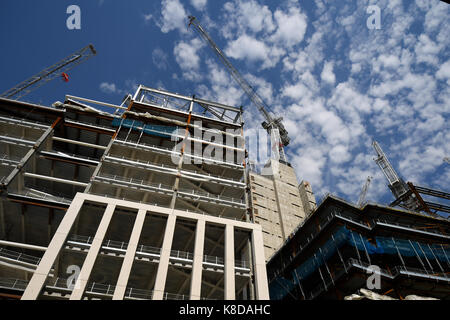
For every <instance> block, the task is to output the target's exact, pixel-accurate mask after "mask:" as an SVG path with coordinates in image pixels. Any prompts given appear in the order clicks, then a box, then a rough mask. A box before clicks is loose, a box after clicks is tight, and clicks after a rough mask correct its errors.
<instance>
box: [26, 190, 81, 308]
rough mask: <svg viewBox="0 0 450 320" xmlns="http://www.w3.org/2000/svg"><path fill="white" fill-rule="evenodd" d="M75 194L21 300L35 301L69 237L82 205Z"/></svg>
mask: <svg viewBox="0 0 450 320" xmlns="http://www.w3.org/2000/svg"><path fill="white" fill-rule="evenodd" d="M79 195H81V194H77V195H76V196H75V198H74V199H73V201H72V204H71V205H70V207H69V209H68V210H67V212H66V214H65V215H64V218H63V219H62V221H61V223H60V224H59V227H58V230H56V232H55V235H54V236H53V238H52V241H51V242H50V245H49V246H48V248H47V250H46V251H45V253H44V256H43V257H42V259H41V262H40V263H39V265H38V267H37V268H36V271H35V272H34V274H33V277H32V278H31V280H30V282H29V283H28V286H27V288H26V289H25V292H24V294H23V296H22V299H21V300H36V299H37V298H38V297H39V294H40V292H41V290H42V288H43V287H44V284H45V281H46V280H47V277H48V274H49V272H50V270H51V268H52V266H53V264H54V262H55V260H56V258H57V257H58V255H59V252H60V251H61V248H62V247H63V245H64V243H65V242H66V239H67V236H68V235H69V232H70V229H71V227H72V225H73V223H74V222H75V220H76V218H77V216H78V213H79V212H80V209H81V207H82V205H83V203H84V200H83V199H80V197H79Z"/></svg>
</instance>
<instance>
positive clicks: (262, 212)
mask: <svg viewBox="0 0 450 320" xmlns="http://www.w3.org/2000/svg"><path fill="white" fill-rule="evenodd" d="M263 170H264V175H262V174H259V173H257V172H256V171H254V170H251V171H249V183H250V187H251V189H250V196H251V198H250V203H251V208H252V214H253V220H254V221H255V223H258V224H260V225H261V226H262V231H263V239H264V253H265V257H266V261H268V260H269V259H270V258H271V257H272V255H273V254H274V253H275V252H276V251H277V250H278V249H280V248H281V246H282V245H283V243H284V242H285V241H286V240H287V239H288V237H289V236H290V235H291V233H292V232H293V231H294V230H295V229H296V228H297V227H298V225H299V224H300V223H301V222H303V221H304V220H305V218H306V217H307V216H308V215H309V214H311V212H312V211H313V210H314V209H315V207H316V200H315V198H314V194H313V192H312V188H311V185H310V184H309V183H308V182H306V181H302V182H301V183H300V184H299V183H298V182H297V177H296V174H295V170H294V168H293V167H292V166H291V164H290V163H288V162H285V161H278V160H275V159H270V160H269V161H268V162H267V164H266V166H265V168H264V169H263Z"/></svg>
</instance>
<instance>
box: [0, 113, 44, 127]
mask: <svg viewBox="0 0 450 320" xmlns="http://www.w3.org/2000/svg"><path fill="white" fill-rule="evenodd" d="M0 121H1V122H6V123H9V124H19V125H23V126H29V127H33V128H35V129H39V130H46V129H48V128H50V125H45V124H42V123H40V122H36V121H32V120H28V119H27V120H26V121H25V119H21V118H16V117H10V116H8V117H7V118H6V117H1V116H0ZM36 127H38V128H36Z"/></svg>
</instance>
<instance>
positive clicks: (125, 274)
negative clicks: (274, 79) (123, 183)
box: [113, 209, 147, 300]
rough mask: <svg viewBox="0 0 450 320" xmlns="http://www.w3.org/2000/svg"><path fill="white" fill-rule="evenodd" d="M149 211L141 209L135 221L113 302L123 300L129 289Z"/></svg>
mask: <svg viewBox="0 0 450 320" xmlns="http://www.w3.org/2000/svg"><path fill="white" fill-rule="evenodd" d="M146 213H147V210H145V209H140V210H139V211H138V213H137V216H136V220H135V221H134V226H133V231H132V232H131V237H130V240H129V241H128V247H127V252H126V253H125V258H124V259H123V262H122V268H121V269H120V274H119V279H118V280H117V284H116V290H115V291H114V296H113V300H123V297H124V296H125V290H126V288H127V283H128V278H129V277H130V272H131V268H132V266H133V262H134V257H135V255H136V249H137V246H138V244H139V239H140V237H141V232H142V227H143V226H144V221H145V214H146Z"/></svg>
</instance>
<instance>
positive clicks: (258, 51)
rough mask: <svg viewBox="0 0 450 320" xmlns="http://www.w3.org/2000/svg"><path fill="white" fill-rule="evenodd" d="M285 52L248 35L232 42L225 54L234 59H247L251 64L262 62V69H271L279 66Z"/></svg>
mask: <svg viewBox="0 0 450 320" xmlns="http://www.w3.org/2000/svg"><path fill="white" fill-rule="evenodd" d="M283 53H284V51H283V50H282V49H280V48H277V47H271V46H268V45H266V44H265V43H264V41H260V40H257V39H255V38H253V37H251V36H248V35H246V34H244V35H242V36H240V37H239V38H237V39H236V40H234V41H231V42H230V43H229V45H228V46H227V48H226V49H225V54H226V55H227V56H228V57H231V58H234V59H247V60H249V61H251V62H258V61H261V62H262V65H261V69H265V68H270V67H273V66H275V65H276V64H277V62H278V61H279V59H280V57H281V55H283Z"/></svg>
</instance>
